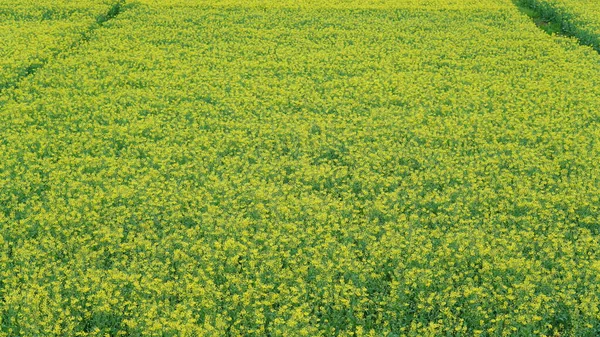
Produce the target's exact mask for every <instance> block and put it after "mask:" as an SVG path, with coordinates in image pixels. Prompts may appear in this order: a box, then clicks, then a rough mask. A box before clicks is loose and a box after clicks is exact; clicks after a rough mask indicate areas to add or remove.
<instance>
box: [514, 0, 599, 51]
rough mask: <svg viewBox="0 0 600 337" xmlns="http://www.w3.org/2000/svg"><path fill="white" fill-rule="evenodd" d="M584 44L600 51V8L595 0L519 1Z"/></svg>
mask: <svg viewBox="0 0 600 337" xmlns="http://www.w3.org/2000/svg"><path fill="white" fill-rule="evenodd" d="M518 2H520V3H521V4H523V5H525V6H528V7H530V8H532V9H534V10H535V11H537V12H538V13H539V14H540V15H541V16H543V17H544V18H546V19H547V20H549V21H552V22H556V23H557V24H559V25H560V26H561V28H562V30H563V31H564V32H565V33H566V34H568V35H571V36H575V37H576V38H578V39H579V40H580V41H581V42H582V43H583V44H586V45H589V46H591V47H593V48H594V49H596V50H597V51H600V6H598V3H597V1H593V0H518Z"/></svg>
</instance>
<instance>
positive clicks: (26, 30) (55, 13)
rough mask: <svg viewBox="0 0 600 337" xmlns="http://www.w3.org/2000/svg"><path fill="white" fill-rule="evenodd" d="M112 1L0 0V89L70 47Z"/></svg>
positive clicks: (33, 70)
mask: <svg viewBox="0 0 600 337" xmlns="http://www.w3.org/2000/svg"><path fill="white" fill-rule="evenodd" d="M114 4H115V3H111V2H110V0H103V1H96V2H93V1H88V0H52V1H22V0H2V1H0V41H2V43H0V90H2V89H5V88H6V87H11V86H14V85H15V84H16V83H17V82H18V81H19V79H20V78H21V77H23V76H27V75H29V74H30V73H33V72H35V70H36V69H38V68H40V67H43V66H44V64H45V63H46V62H48V60H49V59H52V58H54V57H56V56H58V55H59V54H60V53H64V52H65V51H68V50H69V49H70V48H72V47H74V46H75V44H77V43H78V42H79V41H80V40H81V39H82V38H84V37H85V33H86V32H87V31H88V30H89V29H90V28H92V27H94V25H95V24H97V22H98V21H101V20H103V15H104V13H107V12H108V10H109V8H110V7H111V6H113V5H114Z"/></svg>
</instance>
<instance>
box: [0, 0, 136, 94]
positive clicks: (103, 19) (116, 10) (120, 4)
mask: <svg viewBox="0 0 600 337" xmlns="http://www.w3.org/2000/svg"><path fill="white" fill-rule="evenodd" d="M128 8H129V5H127V3H126V1H125V0H118V1H117V2H115V3H114V4H113V5H112V6H111V7H110V8H109V9H108V11H106V12H105V13H103V14H101V15H99V16H98V17H97V18H96V21H95V22H94V23H93V24H91V25H90V26H89V27H88V29H86V30H85V31H83V32H82V33H81V36H80V37H79V38H78V39H76V40H75V41H74V42H73V43H72V44H71V45H70V46H68V47H67V48H65V49H64V50H59V51H57V52H55V53H53V54H51V55H50V56H48V57H47V58H45V59H43V60H42V61H41V62H36V63H32V64H30V65H28V66H27V67H25V70H24V71H23V72H22V74H20V75H19V76H18V77H17V78H16V79H15V80H14V81H13V82H12V83H8V84H6V85H5V86H0V94H1V93H3V92H4V91H6V90H7V89H16V88H18V87H19V85H20V84H21V83H22V82H23V80H25V79H26V78H28V77H30V76H33V75H35V73H36V72H38V71H39V70H40V69H42V68H44V67H45V66H46V65H47V64H48V63H49V62H51V61H52V60H56V59H58V58H60V57H63V56H65V55H67V54H68V53H69V52H70V51H72V50H74V49H77V48H79V47H80V46H82V45H84V44H85V43H87V42H88V41H89V40H90V38H91V37H92V35H93V34H94V32H95V31H96V30H97V29H99V28H101V27H102V26H104V24H106V23H107V22H108V21H110V20H112V19H114V18H116V17H117V16H118V15H119V14H121V13H123V12H124V11H125V10H126V9H128Z"/></svg>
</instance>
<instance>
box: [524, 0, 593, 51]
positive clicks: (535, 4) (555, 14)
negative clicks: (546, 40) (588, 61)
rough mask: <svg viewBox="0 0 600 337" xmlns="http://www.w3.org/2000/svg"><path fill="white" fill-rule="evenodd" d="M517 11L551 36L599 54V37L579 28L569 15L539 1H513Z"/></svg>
mask: <svg viewBox="0 0 600 337" xmlns="http://www.w3.org/2000/svg"><path fill="white" fill-rule="evenodd" d="M513 1H514V3H515V5H516V6H517V7H518V8H519V10H520V11H521V12H522V13H524V14H525V15H527V16H529V17H530V18H531V19H532V20H533V22H534V23H535V25H536V26H538V28H540V29H541V30H543V31H544V32H546V33H548V34H550V35H552V34H558V35H562V36H566V37H572V38H574V39H576V40H577V42H578V43H579V44H580V45H582V46H588V47H591V48H592V49H594V50H595V51H596V52H597V53H598V54H600V37H599V36H596V35H595V34H593V33H590V32H588V31H586V29H585V27H579V25H580V24H578V23H577V22H576V21H575V20H573V18H572V17H571V16H570V15H567V14H566V13H563V12H562V11H561V10H560V9H559V8H556V6H555V5H552V4H550V3H547V2H544V1H539V0H513Z"/></svg>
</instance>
